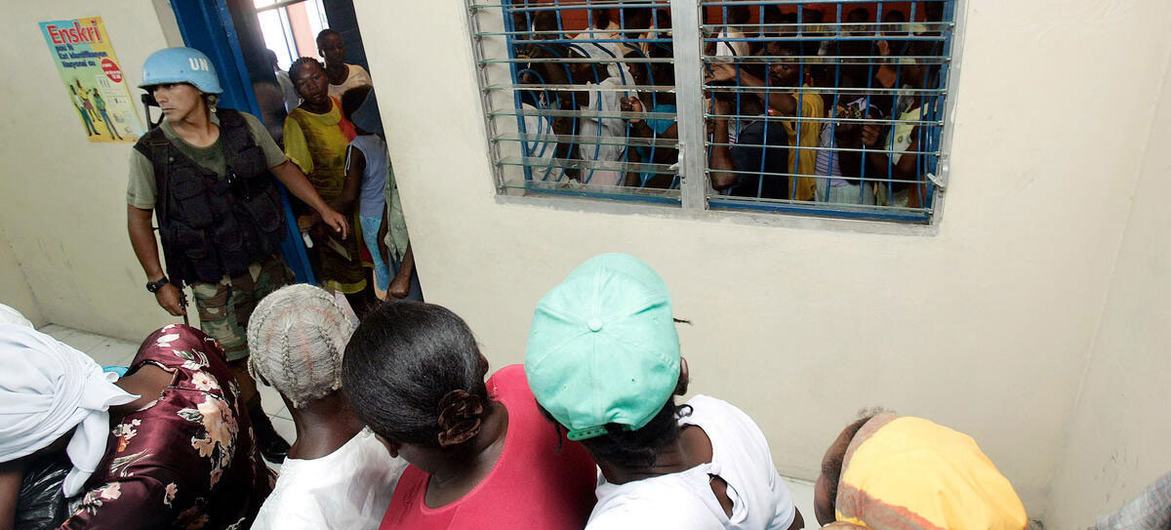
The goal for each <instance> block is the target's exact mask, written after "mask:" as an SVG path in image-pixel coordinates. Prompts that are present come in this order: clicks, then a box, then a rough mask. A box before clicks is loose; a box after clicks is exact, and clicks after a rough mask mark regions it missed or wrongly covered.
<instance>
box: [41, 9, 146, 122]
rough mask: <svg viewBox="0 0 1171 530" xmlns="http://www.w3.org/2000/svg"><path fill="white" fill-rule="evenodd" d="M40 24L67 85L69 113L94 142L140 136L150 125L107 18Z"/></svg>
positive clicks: (53, 21)
mask: <svg viewBox="0 0 1171 530" xmlns="http://www.w3.org/2000/svg"><path fill="white" fill-rule="evenodd" d="M40 26H41V32H42V33H44V35H45V42H46V43H48V44H49V51H50V52H52V54H53V60H54V62H56V63H57V73H58V74H59V75H60V76H61V82H62V83H64V84H65V93H66V94H67V95H68V96H69V104H70V106H71V107H72V109H70V112H72V113H73V114H74V115H76V116H77V117H78V120H79V121H80V122H81V125H82V128H83V130H84V131H85V134H86V136H87V137H88V138H89V141H91V142H127V143H132V142H134V141H135V140H137V139H138V136H139V135H141V134H142V133H143V132H144V131H145V130H146V127H145V125H144V124H143V123H142V118H140V117H139V114H138V109H137V108H136V106H135V101H134V98H133V97H131V96H130V87H129V86H128V85H127V83H126V78H125V76H124V75H123V74H122V67H121V65H120V63H119V62H118V57H117V56H116V55H114V46H113V44H111V43H110V35H109V33H106V25H105V24H104V23H102V17H88V18H77V19H70V20H50V21H47V22H41V23H40Z"/></svg>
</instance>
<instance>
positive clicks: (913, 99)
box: [465, 0, 958, 222]
mask: <svg viewBox="0 0 1171 530" xmlns="http://www.w3.org/2000/svg"><path fill="white" fill-rule="evenodd" d="M957 1H958V0H911V1H893V0H832V1H818V2H805V1H800V0H724V1H716V0H630V1H623V0H465V2H466V3H467V6H468V13H469V18H468V20H469V27H470V31H471V35H472V39H473V51H474V54H475V59H476V62H477V68H478V78H479V85H480V91H481V95H482V98H483V105H484V118H485V125H486V128H487V131H488V134H489V146H490V149H491V152H492V162H493V169H494V176H495V179H496V185H497V191H498V192H499V193H502V194H515V195H532V194H539V195H546V194H554V195H558V194H560V195H571V196H579V197H589V198H597V199H610V200H634V201H642V202H657V203H665V204H672V205H681V206H682V207H683V208H698V209H705V208H706V209H726V210H755V211H773V212H782V213H798V214H807V215H820V216H832V217H845V218H860V219H876V220H888V221H902V222H928V221H930V220H931V216H932V213H933V211H934V205H935V204H936V199H937V195H938V193H939V191H940V190H941V186H940V184H941V182H942V181H943V179H942V178H941V177H940V176H939V175H940V173H941V171H942V168H943V167H944V164H943V161H944V159H945V152H944V148H943V144H944V141H943V140H944V138H943V133H944V130H945V123H946V120H945V115H946V112H945V111H946V108H947V105H946V103H947V101H946V100H947V96H948V79H949V69H950V67H951V55H952V42H953V37H954V33H955V28H956V26H955V22H954V21H955V13H956V5H955V4H956V2H957Z"/></svg>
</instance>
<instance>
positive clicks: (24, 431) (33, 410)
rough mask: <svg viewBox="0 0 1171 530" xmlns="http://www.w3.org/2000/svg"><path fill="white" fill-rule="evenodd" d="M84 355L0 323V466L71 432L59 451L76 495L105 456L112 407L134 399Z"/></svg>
mask: <svg viewBox="0 0 1171 530" xmlns="http://www.w3.org/2000/svg"><path fill="white" fill-rule="evenodd" d="M114 379H116V376H114V374H104V373H102V367H101V366H98V364H97V363H96V362H94V361H93V359H91V358H90V357H89V356H88V355H86V354H84V353H81V352H79V351H77V350H75V349H73V348H71V347H69V346H67V345H65V344H62V343H61V342H59V341H57V340H56V339H54V338H52V337H50V336H48V335H45V334H43V333H40V332H38V331H36V330H33V329H32V328H31V327H26V326H24V325H21V324H7V323H0V462H8V461H11V460H15V459H17V458H20V457H23V456H27V455H30V454H32V453H34V452H36V451H38V450H40V449H42V448H44V447H46V446H48V445H50V444H52V443H53V442H55V441H57V440H58V439H59V438H61V437H62V436H65V435H66V434H68V433H69V431H70V430H71V429H74V428H75V427H76V430H75V431H74V432H73V435H72V437H71V438H70V440H69V445H68V446H66V449H65V452H66V453H67V454H68V455H69V460H70V461H71V462H72V463H73V469H72V470H71V471H70V472H69V475H67V476H66V477H65V484H64V488H63V489H64V490H65V494H66V495H67V496H70V497H71V496H74V495H77V494H78V493H79V492H80V491H81V488H82V486H84V485H85V481H86V480H88V479H89V477H90V475H91V474H93V472H94V469H96V468H97V465H98V464H99V463H100V462H101V460H102V457H103V456H104V455H105V452H106V440H107V439H108V437H109V436H110V416H109V413H108V412H107V411H108V410H109V408H110V407H111V406H113V405H122V404H125V403H129V402H131V401H134V400H135V399H137V398H138V396H135V395H133V394H129V393H127V392H126V391H124V390H122V389H121V388H119V387H117V386H115V385H114V384H113V381H114Z"/></svg>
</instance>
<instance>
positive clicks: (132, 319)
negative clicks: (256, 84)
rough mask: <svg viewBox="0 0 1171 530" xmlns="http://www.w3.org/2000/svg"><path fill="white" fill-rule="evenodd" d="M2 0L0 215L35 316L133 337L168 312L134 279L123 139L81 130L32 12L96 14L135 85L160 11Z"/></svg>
mask: <svg viewBox="0 0 1171 530" xmlns="http://www.w3.org/2000/svg"><path fill="white" fill-rule="evenodd" d="M2 9H3V14H4V20H5V22H6V25H7V27H8V37H7V43H8V44H7V45H5V46H3V47H0V67H3V69H4V70H5V71H9V72H20V74H19V75H18V76H13V77H12V78H11V79H9V80H8V81H5V82H4V85H3V89H2V90H3V94H4V101H5V103H4V105H0V123H3V124H4V126H3V127H0V197H3V199H0V202H2V204H3V207H2V208H0V226H3V227H4V231H5V233H6V234H7V236H8V239H9V241H10V243H11V247H12V250H13V251H14V252H15V255H16V259H17V260H18V261H19V262H20V264H21V265H22V268H23V270H24V272H25V276H26V277H27V282H28V285H29V286H30V287H31V288H32V291H33V292H34V293H36V298H37V301H38V302H39V303H40V307H41V310H42V313H43V316H44V318H45V319H47V320H48V321H50V322H53V323H56V324H61V325H65V326H71V327H75V328H80V329H84V330H88V331H95V332H100V333H105V334H108V335H114V336H117V337H120V338H125V339H130V340H140V339H141V338H142V337H143V336H144V335H145V334H146V333H147V332H148V331H149V330H150V329H151V328H152V326H157V325H159V324H161V323H163V322H166V320H167V319H166V318H165V317H166V314H165V313H164V312H163V311H162V310H161V309H159V308H158V306H157V305H156V304H155V302H154V297H153V296H151V295H150V294H149V293H147V292H146V290H145V289H143V285H144V284H145V283H146V279H145V277H144V275H143V273H142V269H141V268H140V267H139V266H138V262H137V261H136V260H135V259H134V254H133V252H132V251H131V248H130V241H129V239H128V237H127V235H126V179H127V167H128V160H129V157H130V145H129V144H94V143H89V142H88V141H86V136H85V133H84V130H83V128H82V126H81V124H80V123H79V122H78V119H77V115H76V113H75V112H74V111H73V108H72V106H71V104H70V101H69V97H68V93H67V92H66V89H65V87H64V86H63V85H62V83H61V81H60V79H59V77H58V75H57V70H56V67H55V65H54V62H53V59H52V56H51V55H50V51H49V48H48V47H47V45H46V44H45V40H44V38H43V37H42V36H41V32H40V28H39V27H38V26H37V23H38V22H40V21H43V20H53V19H66V18H75V17H86V16H95V15H97V16H101V17H102V18H103V19H104V20H105V23H106V28H107V30H108V31H109V33H110V37H111V40H112V41H113V44H114V50H115V52H116V53H117V54H118V59H119V60H120V62H121V63H122V68H123V71H124V73H125V76H126V79H127V80H128V81H129V82H131V83H134V84H137V82H138V80H140V79H142V69H141V67H142V62H143V60H144V59H146V56H147V55H148V54H150V53H151V52H153V51H154V50H156V49H158V48H162V47H164V46H166V45H167V44H166V40H165V39H164V37H163V30H162V26H161V25H160V23H159V17H158V15H157V13H156V10H155V9H154V8H153V7H152V6H151V4H149V3H137V2H114V1H97V2H95V1H87V0H59V1H54V2H6V3H5V4H4V7H3V8H2ZM135 92H137V89H136V90H135ZM135 96H136V97H137V93H136V94H135Z"/></svg>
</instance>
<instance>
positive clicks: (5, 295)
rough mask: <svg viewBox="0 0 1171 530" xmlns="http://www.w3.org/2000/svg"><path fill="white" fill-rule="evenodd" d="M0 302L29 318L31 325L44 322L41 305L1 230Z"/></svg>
mask: <svg viewBox="0 0 1171 530" xmlns="http://www.w3.org/2000/svg"><path fill="white" fill-rule="evenodd" d="M0 304H4V305H6V306H9V307H12V308H14V309H16V310H17V311H20V312H21V313H24V316H25V318H27V319H29V320H31V321H32V323H33V325H36V326H41V325H44V324H46V322H45V317H44V315H42V314H41V307H40V306H39V305H38V304H37V300H36V297H34V296H33V292H32V290H31V289H29V287H28V280H27V279H25V277H24V271H22V270H21V269H20V263H19V262H17V259H16V252H14V251H13V250H12V245H11V244H10V243H9V242H8V236H6V235H5V234H4V231H3V230H0Z"/></svg>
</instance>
